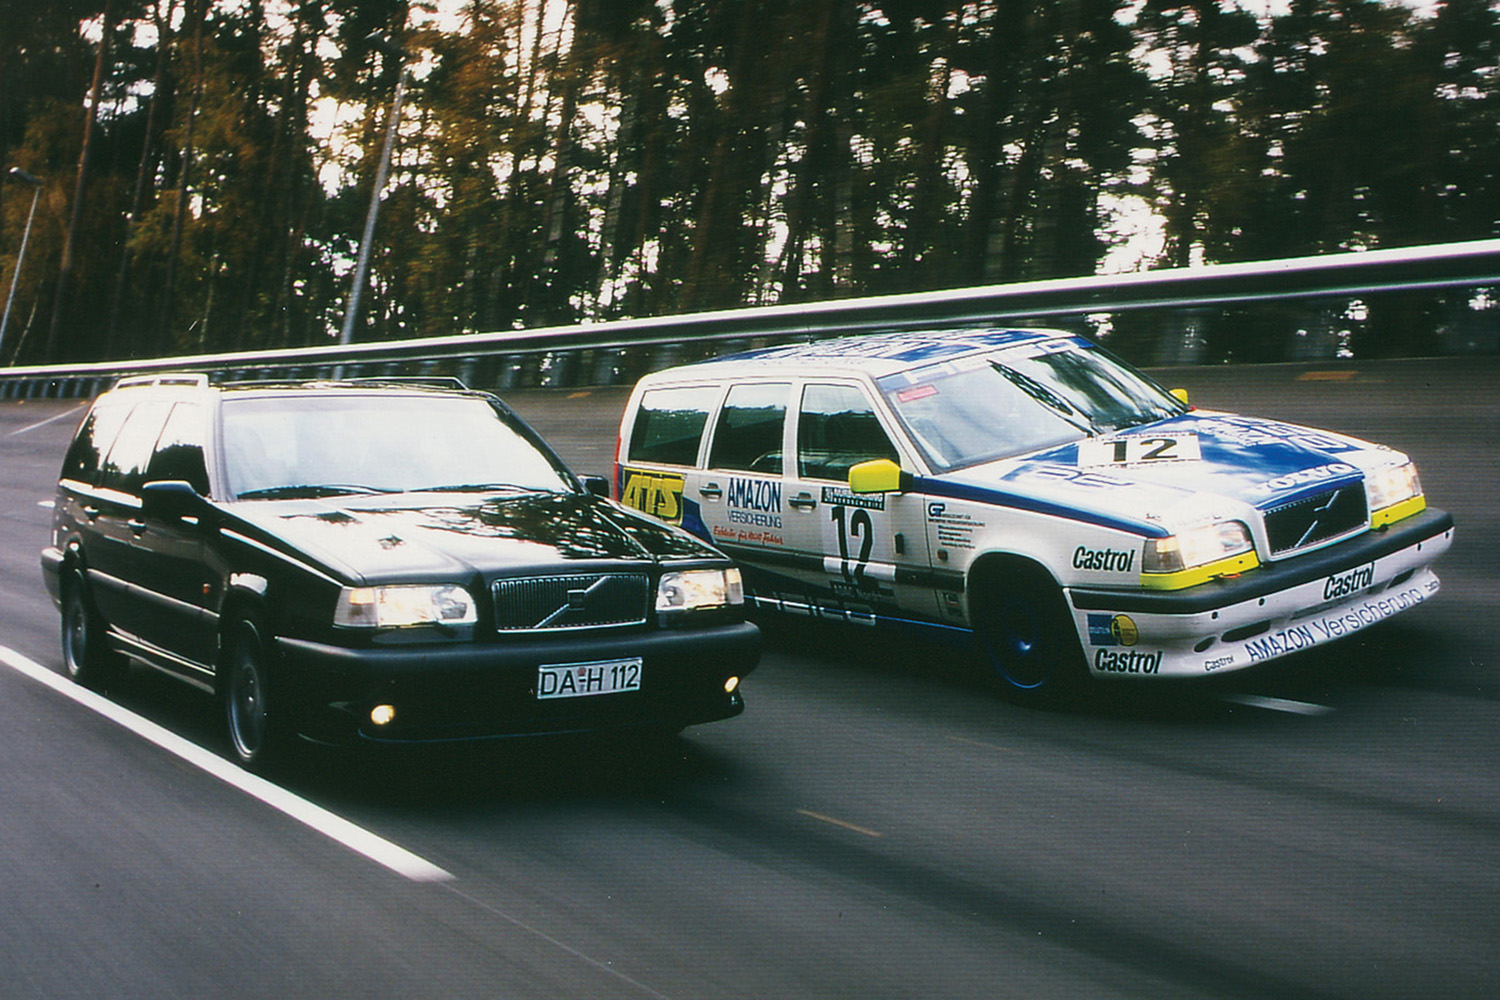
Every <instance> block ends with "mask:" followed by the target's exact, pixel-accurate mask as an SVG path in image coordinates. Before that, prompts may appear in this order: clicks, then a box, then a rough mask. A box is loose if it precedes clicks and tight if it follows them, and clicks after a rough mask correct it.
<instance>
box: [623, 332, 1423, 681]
mask: <svg viewBox="0 0 1500 1000" xmlns="http://www.w3.org/2000/svg"><path fill="white" fill-rule="evenodd" d="M618 456H619V457H618V461H617V464H616V469H615V487H616V491H617V496H618V497H619V498H620V499H622V500H623V501H624V502H625V503H627V504H630V505H632V506H634V507H637V508H639V509H641V510H644V511H646V512H647V513H650V514H653V515H655V516H657V517H659V518H661V519H662V520H665V521H668V522H671V523H673V524H680V525H682V526H684V527H686V528H687V529H688V530H689V531H692V532H694V533H696V534H698V535H699V536H701V537H703V538H705V539H707V540H709V541H711V542H713V543H714V544H715V545H717V546H718V547H719V548H720V549H722V550H723V551H724V552H726V553H727V554H729V555H730V556H732V557H733V558H734V559H736V560H737V561H738V562H739V563H740V564H741V565H742V566H743V567H744V568H745V570H746V576H745V580H746V586H747V589H748V592H749V593H748V597H749V599H751V600H753V601H754V603H755V605H756V606H758V607H760V608H766V609H775V610H779V611H784V612H793V613H799V614H807V615H816V616H821V617H830V618H836V619H841V620H844V621H848V622H854V623H862V624H871V625H874V624H880V623H886V622H899V623H904V624H910V623H917V624H922V625H929V626H935V627H940V628H947V629H961V630H969V631H971V632H972V633H973V636H974V637H975V638H976V639H977V640H978V642H979V644H980V647H981V648H982V649H983V651H984V652H985V654H986V656H987V657H988V660H989V662H990V663H991V664H992V665H993V667H994V669H995V670H996V671H997V672H998V674H999V675H1000V677H1002V678H1003V679H1004V680H1005V681H1006V682H1007V683H1008V684H1009V685H1011V686H1012V687H1013V688H1015V689H1016V690H1018V691H1025V692H1031V693H1034V694H1041V693H1044V692H1054V691H1057V690H1060V689H1064V688H1066V687H1067V686H1069V684H1070V683H1071V682H1074V681H1078V680H1082V679H1084V678H1086V677H1089V676H1091V675H1092V676H1118V677H1131V678H1157V677H1169V676H1175V677H1191V676H1204V675H1207V674H1213V673H1219V672H1222V671H1229V670H1236V669H1241V668H1244V667H1248V666H1251V665H1254V664H1257V663H1263V662H1265V661H1267V660H1272V659H1275V658H1277V657H1280V656H1284V655H1286V654H1288V653H1292V652H1296V651H1298V650H1302V649H1307V648H1310V647H1313V646H1317V645H1319V644H1321V643H1325V642H1329V641H1331V640H1334V639H1337V638H1340V637H1342V636H1347V635H1349V634H1351V633H1353V632H1357V631H1359V630H1360V629H1363V628H1365V627H1367V626H1369V625H1373V624H1375V623H1376V622H1379V621H1382V620H1384V619H1386V618H1389V617H1391V616H1392V615H1394V614H1397V613H1399V612H1401V611H1405V610H1407V609H1409V608H1413V607H1416V606H1417V605H1419V604H1421V603H1422V602H1424V601H1426V600H1427V599H1428V598H1430V597H1432V596H1433V595H1434V594H1435V593H1436V592H1437V590H1438V578H1437V576H1436V575H1435V574H1434V573H1433V571H1432V563H1433V561H1434V560H1436V559H1437V558H1438V556H1440V555H1441V554H1442V553H1443V552H1444V551H1446V550H1447V548H1448V546H1449V545H1450V544H1451V542H1452V539H1453V519H1452V518H1451V517H1450V516H1449V515H1448V514H1447V513H1445V512H1443V511H1440V510H1436V509H1434V508H1431V507H1428V506H1427V502H1426V499H1425V497H1424V496H1423V493H1422V487H1421V484H1420V482H1419V480H1418V478H1417V471H1416V468H1415V467H1414V466H1413V464H1412V463H1411V461H1410V460H1409V459H1408V458H1407V456H1406V455H1404V454H1402V453H1400V452H1397V451H1393V450H1392V449H1390V448H1386V447H1382V446H1380V445H1375V444H1370V443H1368V442H1365V441H1360V440H1357V439H1354V438H1350V437H1347V436H1344V435H1341V434H1334V433H1329V432H1327V431H1319V430H1312V429H1309V428H1306V427H1298V426H1294V425H1291V424H1285V423H1279V422H1277V421H1273V420H1264V419H1257V418H1251V417H1241V416H1235V415H1233V414H1228V413H1217V412H1208V411H1204V410H1195V409H1193V408H1191V407H1190V406H1188V405H1187V404H1186V402H1185V401H1183V400H1181V399H1179V398H1177V397H1176V396H1175V395H1173V394H1172V393H1169V392H1167V391H1166V390H1164V389H1162V388H1161V387H1159V386H1158V385H1156V384H1155V383H1154V382H1152V381H1151V380H1150V379H1149V378H1148V377H1146V376H1145V375H1143V374H1141V373H1140V372H1138V371H1136V370H1134V369H1133V368H1131V367H1130V366H1128V365H1126V364H1124V363H1123V362H1121V361H1119V360H1118V359H1116V358H1114V357H1113V356H1111V355H1110V354H1109V353H1107V352H1106V351H1104V350H1102V349H1100V348H1098V347H1096V346H1095V345H1093V344H1091V343H1089V342H1088V341H1086V340H1083V339H1081V338H1079V337H1076V336H1073V335H1071V334H1067V333H1060V332H1057V331H1050V330H1000V329H983V330H963V331H940V332H921V333H891V334H876V335H870V336H864V337H851V338H844V339H838V340H829V341H821V342H817V343H811V344H805V345H795V346H788V347H776V348H769V349H764V350H758V351H752V352H749V353H745V354H739V355H735V356H732V357H727V358H722V359H719V360H715V361H708V362H703V363H699V364H693V365H687V366H683V367H678V368H673V369H669V370H666V371H661V372H657V373H654V374H652V375H648V376H647V377H646V378H644V379H642V380H641V381H640V383H639V384H638V385H637V386H636V388H635V390H634V392H633V393H632V395H631V397H630V401H629V403H628V405H627V407H626V410H625V414H624V418H623V422H622V425H621V430H620V442H619V451H618Z"/></svg>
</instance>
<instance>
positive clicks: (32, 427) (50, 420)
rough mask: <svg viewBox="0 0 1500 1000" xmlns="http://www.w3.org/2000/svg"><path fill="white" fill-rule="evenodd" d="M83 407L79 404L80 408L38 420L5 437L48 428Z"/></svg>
mask: <svg viewBox="0 0 1500 1000" xmlns="http://www.w3.org/2000/svg"><path fill="white" fill-rule="evenodd" d="M83 405H84V404H83V403H79V404H78V406H75V407H73V408H72V409H71V410H63V411H62V412H61V413H58V414H54V415H53V416H50V417H48V418H47V419H46V420H38V421H37V422H36V423H34V424H30V425H28V426H26V427H22V428H19V429H17V430H13V431H11V432H10V433H9V434H7V435H5V436H6V437H15V436H16V435H17V434H25V433H26V432H27V431H34V430H36V429H37V428H38V427H46V426H47V425H48V424H50V423H55V422H56V421H58V420H61V419H62V418H63V417H71V416H72V415H73V414H75V413H77V412H78V407H79V406H83Z"/></svg>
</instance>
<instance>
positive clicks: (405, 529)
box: [233, 493, 723, 582]
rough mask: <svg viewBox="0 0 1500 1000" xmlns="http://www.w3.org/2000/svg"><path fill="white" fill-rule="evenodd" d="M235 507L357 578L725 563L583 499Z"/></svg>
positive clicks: (384, 499) (624, 512) (441, 497)
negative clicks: (565, 565) (568, 566)
mask: <svg viewBox="0 0 1500 1000" xmlns="http://www.w3.org/2000/svg"><path fill="white" fill-rule="evenodd" d="M233 508H234V511H233V512H234V514H235V515H236V516H237V517H239V518H240V519H242V520H243V521H245V522H247V524H249V525H252V526H254V527H257V528H259V529H261V530H262V531H264V532H266V533H267V534H269V535H271V536H274V537H275V538H277V539H279V540H281V541H282V542H283V543H285V544H286V545H287V546H289V547H290V549H291V550H292V551H294V552H300V553H303V554H305V555H306V556H307V557H309V558H311V559H312V560H313V561H315V562H319V563H322V564H324V565H326V566H329V567H334V568H337V569H338V570H340V571H341V572H342V573H343V575H346V576H348V577H349V578H350V579H351V580H354V581H359V582H370V581H377V580H379V581H387V582H399V581H401V580H403V579H408V578H410V579H418V578H421V579H432V578H442V577H445V576H446V577H450V578H458V577H462V576H467V575H472V574H474V573H479V574H482V575H484V576H486V577H490V576H496V575H510V574H513V573H522V572H528V571H530V570H533V569H547V568H551V569H556V568H557V566H558V565H559V564H560V563H580V562H594V563H598V562H610V561H620V560H623V561H628V562H634V563H641V562H657V561H662V560H692V559H722V558H723V556H722V555H720V554H719V553H718V552H717V551H715V550H714V549H712V548H710V547H708V546H707V545H705V544H703V543H702V542H700V541H698V540H697V539H696V538H693V537H692V536H691V535H689V534H687V533H686V532H684V531H680V530H678V529H676V528H672V527H670V526H668V525H665V524H662V523H661V522H659V521H655V520H652V519H650V518H647V517H645V516H643V515H641V514H640V513H638V512H635V511H631V510H629V509H628V508H625V507H622V506H620V505H618V504H616V503H614V502H612V501H609V500H605V499H602V498H600V497H596V496H593V495H591V494H585V493H522V494H514V493H506V494H482V495H481V494H469V493H466V494H461V495H455V494H436V493H419V494H401V495H399V496H358V497H335V498H329V499H323V500H259V501H243V502H240V503H236V504H234V505H233Z"/></svg>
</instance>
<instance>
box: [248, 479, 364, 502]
mask: <svg viewBox="0 0 1500 1000" xmlns="http://www.w3.org/2000/svg"><path fill="white" fill-rule="evenodd" d="M390 492H391V491H390V490H386V489H381V488H379V487H376V486H359V485H356V484H354V483H302V484H299V485H295V486H267V487H265V488H264V489H259V490H246V491H245V492H244V493H239V494H236V498H237V499H239V500H291V499H307V498H311V497H333V496H347V495H349V494H351V493H358V494H377V493H390Z"/></svg>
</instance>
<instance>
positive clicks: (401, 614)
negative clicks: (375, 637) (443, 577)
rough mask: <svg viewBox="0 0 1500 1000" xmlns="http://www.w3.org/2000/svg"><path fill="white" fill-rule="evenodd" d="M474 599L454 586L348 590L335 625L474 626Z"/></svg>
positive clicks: (342, 596)
mask: <svg viewBox="0 0 1500 1000" xmlns="http://www.w3.org/2000/svg"><path fill="white" fill-rule="evenodd" d="M478 617H479V616H478V613H477V611H476V609H475V606H474V598H473V597H472V596H471V595H470V594H469V592H468V591H467V590H465V589H464V588H463V587H460V586H457V585H455V584H451V583H443V584H404V585H401V586H395V587H345V588H344V589H343V590H341V591H339V600H338V605H337V607H335V608H334V612H333V623H334V624H335V625H343V626H347V627H350V628H406V627H409V626H412V625H472V624H474V622H475V621H477V620H478Z"/></svg>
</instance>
